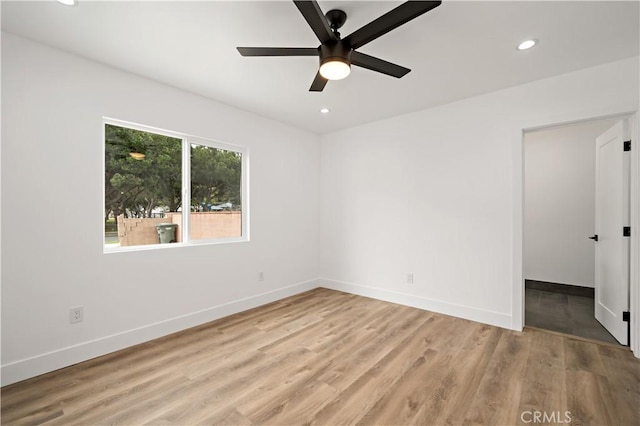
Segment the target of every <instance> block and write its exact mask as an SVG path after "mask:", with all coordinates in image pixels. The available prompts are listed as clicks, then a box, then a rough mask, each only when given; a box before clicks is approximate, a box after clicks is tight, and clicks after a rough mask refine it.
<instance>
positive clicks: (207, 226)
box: [189, 144, 242, 240]
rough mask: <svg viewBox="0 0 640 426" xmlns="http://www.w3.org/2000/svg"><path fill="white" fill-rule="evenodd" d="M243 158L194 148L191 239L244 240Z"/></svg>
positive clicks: (210, 148) (222, 151)
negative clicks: (240, 238)
mask: <svg viewBox="0 0 640 426" xmlns="http://www.w3.org/2000/svg"><path fill="white" fill-rule="evenodd" d="M241 188H242V154H241V153H239V152H235V151H228V150H224V149H219V148H213V147H209V146H204V145H196V144H191V212H190V214H189V238H190V239H192V240H205V239H212V238H226V237H240V236H242V200H241V195H242V190H241Z"/></svg>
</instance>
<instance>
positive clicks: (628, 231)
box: [622, 226, 631, 237]
mask: <svg viewBox="0 0 640 426" xmlns="http://www.w3.org/2000/svg"><path fill="white" fill-rule="evenodd" d="M622 236H623V237H630V236H631V227H630V226H623V227H622Z"/></svg>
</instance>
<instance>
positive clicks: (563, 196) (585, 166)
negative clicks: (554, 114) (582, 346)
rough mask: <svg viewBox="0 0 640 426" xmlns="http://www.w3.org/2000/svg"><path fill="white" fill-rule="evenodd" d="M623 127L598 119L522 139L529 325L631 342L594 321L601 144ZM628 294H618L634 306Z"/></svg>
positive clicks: (525, 305)
mask: <svg viewBox="0 0 640 426" xmlns="http://www.w3.org/2000/svg"><path fill="white" fill-rule="evenodd" d="M618 122H620V119H619V118H618V119H602V120H593V121H589V122H581V123H577V124H571V125H564V126H554V127H547V128H542V129H537V130H534V131H528V132H525V134H524V144H523V149H524V247H523V260H524V263H523V270H524V279H525V297H524V299H525V304H524V308H525V312H524V314H525V320H524V324H525V326H527V327H536V328H541V329H546V330H551V331H556V332H561V333H565V334H571V335H575V336H579V337H583V338H587V339H593V340H598V341H603V342H607V343H612V344H620V343H623V344H627V340H626V339H624V340H622V341H621V340H620V336H618V339H616V338H615V337H614V336H613V335H612V334H611V333H610V331H611V330H607V328H605V327H603V325H602V324H601V323H600V322H599V321H598V320H597V319H596V313H597V312H596V311H597V309H596V306H598V305H597V304H596V298H597V297H598V291H597V289H596V287H597V286H596V283H597V282H598V279H597V273H596V271H597V269H598V268H597V267H596V264H597V262H596V244H597V242H596V241H595V239H594V234H595V230H596V186H597V184H596V181H597V179H596V175H597V173H596V163H597V160H596V157H597V150H596V139H597V138H598V137H600V135H602V134H603V133H605V132H606V131H607V130H609V129H610V128H612V127H613V126H615V125H616V123H618ZM628 177H629V176H628V174H627V176H626V178H627V179H628ZM620 208H621V209H622V208H623V206H620ZM624 208H626V209H627V211H628V204H627V205H626V206H624ZM600 256H602V250H601V252H600ZM627 256H628V254H627ZM600 281H601V280H600ZM627 283H628V279H627ZM600 285H601V284H600ZM616 291H618V292H619V291H620V289H619V288H618V289H616ZM624 291H625V292H626V294H624V295H619V296H620V297H624V298H625V300H626V301H627V302H626V303H627V305H626V306H627V308H626V309H628V285H627V286H626V290H624ZM600 294H603V293H602V292H600ZM599 319H600V321H602V319H601V318H599ZM624 337H625V338H626V336H624Z"/></svg>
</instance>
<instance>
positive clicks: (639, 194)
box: [511, 103, 640, 358]
mask: <svg viewBox="0 0 640 426" xmlns="http://www.w3.org/2000/svg"><path fill="white" fill-rule="evenodd" d="M637 108H638V106H637V105H636V104H630V103H625V104H620V105H615V106H611V107H606V108H600V107H597V108H592V109H589V110H585V111H579V112H572V113H569V114H564V115H561V116H553V117H546V118H543V119H538V120H536V121H521V122H516V123H514V126H513V129H514V132H513V136H512V137H513V145H512V147H513V192H512V194H513V205H512V207H513V217H512V223H511V226H512V267H513V283H512V284H513V286H512V291H511V296H512V299H511V317H512V325H511V328H512V329H514V330H522V329H523V328H524V269H523V267H524V263H523V244H524V239H523V232H524V228H523V227H524V223H523V219H524V218H523V214H524V191H523V188H524V161H523V154H524V149H523V144H524V132H525V131H532V130H538V129H542V128H551V127H555V126H563V125H568V124H576V123H581V122H588V121H594V120H603V119H608V118H629V117H630V121H631V122H632V123H633V125H632V126H631V137H632V139H633V140H636V141H638V135H639V133H638V120H639V118H638V113H637ZM638 142H640V141H638ZM638 142H633V144H634V145H636V147H635V149H632V150H631V180H632V182H631V185H632V186H631V200H630V202H631V213H630V214H631V227H632V230H633V229H637V230H638V231H636V232H633V231H632V236H631V253H630V254H631V265H630V266H631V278H630V283H629V287H630V293H631V297H630V305H631V306H630V310H631V350H632V351H633V353H634V354H635V356H636V357H638V358H640V315H639V312H638V311H639V309H640V243H639V241H638V240H639V238H638V237H640V235H638V234H639V233H640V188H639V186H640V184H639V183H638V181H639V179H640V154H639V151H640V149H639V146H640V143H638ZM634 235H635V237H634Z"/></svg>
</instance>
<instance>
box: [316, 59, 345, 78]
mask: <svg viewBox="0 0 640 426" xmlns="http://www.w3.org/2000/svg"><path fill="white" fill-rule="evenodd" d="M350 73H351V65H350V64H349V63H348V62H346V61H344V60H343V59H341V58H329V60H327V61H325V62H323V63H322V65H320V75H321V76H323V77H324V78H326V79H327V80H342V79H343V78H345V77H347V76H348V75H349V74H350Z"/></svg>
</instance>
